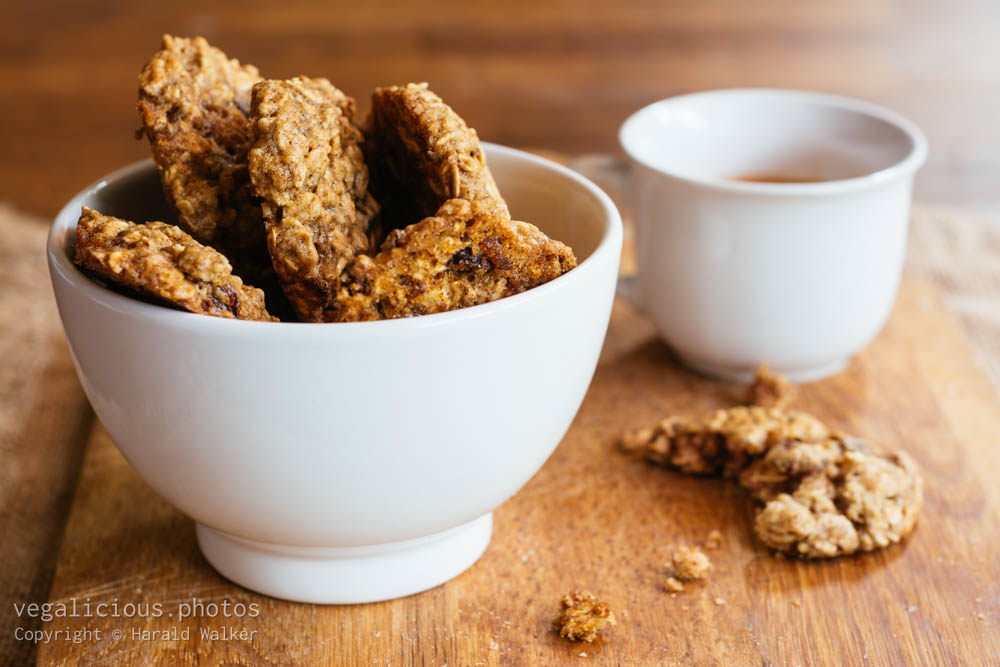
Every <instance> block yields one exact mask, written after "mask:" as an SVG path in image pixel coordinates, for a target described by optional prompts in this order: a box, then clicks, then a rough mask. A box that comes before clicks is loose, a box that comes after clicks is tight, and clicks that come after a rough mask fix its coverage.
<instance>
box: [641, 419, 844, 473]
mask: <svg viewBox="0 0 1000 667" xmlns="http://www.w3.org/2000/svg"><path fill="white" fill-rule="evenodd" d="M827 435H829V429H827V428H826V426H824V425H823V424H822V423H821V422H820V421H819V420H818V419H816V418H815V417H812V416H811V415H808V414H806V413H804V412H791V411H788V412H786V411H782V410H776V409H774V408H761V407H755V406H751V407H745V406H740V407H735V408H730V409H728V410H718V411H716V412H714V413H713V414H711V415H709V416H708V417H707V418H704V419H701V420H693V421H692V420H685V419H677V418H667V419H664V420H661V421H660V423H659V424H658V425H657V426H656V428H653V429H648V430H646V431H644V432H641V433H639V434H638V435H637V433H636V432H633V433H632V434H629V435H627V436H626V437H627V438H628V439H629V440H630V445H631V446H632V447H633V448H637V447H643V446H644V447H645V449H646V456H647V458H648V459H649V460H650V461H652V462H654V463H659V464H661V465H669V466H672V467H675V468H677V469H679V470H680V471H681V472H685V473H689V474H718V473H722V474H723V475H724V476H726V477H735V476H737V475H738V474H739V473H740V471H741V470H742V469H743V467H744V466H745V465H746V464H747V462H748V461H749V459H750V457H752V456H756V455H760V454H763V453H764V452H765V451H767V450H768V449H770V448H771V447H773V446H774V445H776V444H778V443H780V442H785V441H789V440H810V441H811V440H817V439H822V438H825V437H826V436H827ZM642 438H645V445H642V444H641V440H642Z"/></svg>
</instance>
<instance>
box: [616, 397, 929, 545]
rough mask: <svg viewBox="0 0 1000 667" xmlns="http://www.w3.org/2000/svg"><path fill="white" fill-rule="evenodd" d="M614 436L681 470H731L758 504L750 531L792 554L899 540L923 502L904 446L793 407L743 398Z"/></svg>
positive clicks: (729, 474)
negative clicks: (893, 446)
mask: <svg viewBox="0 0 1000 667" xmlns="http://www.w3.org/2000/svg"><path fill="white" fill-rule="evenodd" d="M622 444H623V446H624V447H625V448H626V449H628V450H638V449H645V452H646V456H647V458H648V459H649V460H650V461H652V462H654V463H659V464H662V465H667V466H671V467H674V468H678V469H679V470H681V471H683V472H687V473H699V474H706V473H707V474H717V473H722V474H723V475H724V476H727V477H737V478H738V479H739V482H740V485H741V486H743V487H744V488H746V489H747V490H748V491H750V492H751V494H752V495H753V497H754V499H755V500H756V501H757V502H759V503H760V504H761V505H762V506H763V507H762V509H761V510H760V513H759V514H758V515H757V518H756V520H755V522H754V532H755V533H756V534H757V536H758V538H760V540H761V541H762V542H763V543H764V544H766V545H767V546H769V547H771V548H772V549H775V550H777V551H781V552H783V553H786V554H789V555H792V556H799V557H803V558H830V557H834V556H842V555H847V554H851V553H855V552H858V551H871V550H873V549H878V548H881V547H885V546H888V545H889V544H893V543H896V542H899V541H900V540H902V539H903V538H904V537H905V536H906V535H907V534H909V533H910V532H911V531H912V530H913V528H914V526H915V524H916V520H917V516H918V514H919V513H920V508H921V506H922V505H923V481H922V478H921V476H920V472H919V470H918V468H917V466H916V463H915V462H914V461H913V460H912V459H911V458H910V457H909V456H907V455H906V454H905V453H903V452H896V453H892V454H884V453H881V452H878V451H876V450H875V449H874V448H872V447H870V446H868V445H866V444H865V443H864V442H862V441H861V440H858V439H856V438H849V437H846V436H844V435H841V434H838V433H835V432H833V431H831V430H830V429H829V428H827V427H826V426H825V425H824V424H823V423H822V422H820V421H819V420H817V419H816V418H815V417H812V416H811V415H808V414H806V413H802V412H789V411H783V410H778V409H776V408H764V407H756V406H751V407H736V408H731V409H729V410H719V411H716V412H715V413H713V414H712V415H710V416H709V417H707V418H705V419H702V420H696V421H688V420H682V419H676V418H668V419H664V420H662V421H661V422H660V424H658V425H657V426H656V427H654V428H650V429H643V430H641V431H635V432H631V433H627V434H625V435H624V436H623V438H622Z"/></svg>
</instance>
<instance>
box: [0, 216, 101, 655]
mask: <svg viewBox="0 0 1000 667" xmlns="http://www.w3.org/2000/svg"><path fill="white" fill-rule="evenodd" d="M45 236H46V230H45V228H44V227H42V226H41V225H39V224H38V221H37V220H35V219H34V218H33V217H30V216H25V215H23V214H19V213H17V212H16V211H14V210H12V209H11V208H10V207H8V206H3V205H0V239H2V240H3V241H2V243H0V602H2V604H0V628H3V629H4V631H3V633H2V634H0V665H20V664H27V663H28V662H29V661H31V660H32V659H33V657H34V654H35V651H34V648H35V647H34V646H33V645H32V644H31V643H29V642H22V641H16V640H15V639H14V637H13V634H12V633H13V630H14V628H15V627H22V628H28V629H31V630H37V629H39V628H41V626H42V622H41V620H40V619H37V618H36V619H32V618H18V616H17V614H16V612H15V610H14V607H13V604H12V603H15V602H16V603H27V602H36V603H38V602H44V601H45V600H46V599H48V593H49V586H50V584H51V582H52V571H53V570H54V568H55V564H56V556H57V555H58V551H59V544H60V542H61V541H62V535H63V526H64V524H65V521H66V516H67V513H68V512H69V505H70V501H71V500H72V498H73V490H74V488H75V484H76V479H77V476H78V474H79V471H80V463H81V461H82V458H83V445H84V443H85V441H86V438H87V433H88V432H89V430H90V427H91V423H92V421H93V413H92V412H91V411H90V405H89V404H88V403H87V399H86V397H84V395H83V390H82V389H81V388H80V383H79V382H78V381H77V379H76V373H75V372H74V370H73V363H72V360H71V359H70V354H69V348H68V347H67V345H66V339H65V338H64V336H63V332H62V326H61V325H60V324H59V316H58V314H57V313H56V306H55V303H54V302H53V300H52V288H51V287H50V286H49V279H48V275H47V273H46V270H45V260H44V257H45V255H44V253H45Z"/></svg>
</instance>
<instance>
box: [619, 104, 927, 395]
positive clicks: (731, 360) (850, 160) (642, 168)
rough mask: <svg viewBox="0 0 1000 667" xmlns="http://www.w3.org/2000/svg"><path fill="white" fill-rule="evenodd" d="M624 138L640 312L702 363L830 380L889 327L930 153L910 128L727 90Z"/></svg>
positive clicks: (898, 120)
mask: <svg viewBox="0 0 1000 667" xmlns="http://www.w3.org/2000/svg"><path fill="white" fill-rule="evenodd" d="M619 138H620V141H621V144H622V146H623V148H624V149H625V152H626V153H627V154H628V155H629V157H630V158H631V161H632V166H633V183H632V185H633V191H632V193H631V194H632V196H633V199H634V201H633V204H634V206H635V210H636V222H637V232H638V244H637V250H638V260H639V271H640V277H639V289H640V302H641V305H642V307H643V309H644V310H645V311H646V312H647V313H648V314H649V316H650V317H651V318H652V319H653V321H654V322H655V324H656V326H657V328H658V330H659V332H660V334H661V335H662V336H663V337H664V339H665V340H666V341H667V342H668V343H669V344H670V345H671V346H672V347H674V348H675V350H676V351H677V352H678V353H679V354H680V356H681V357H682V358H683V359H684V360H685V361H686V362H687V363H689V364H690V365H691V366H693V367H694V368H696V369H698V370H701V371H703V372H706V373H708V374H710V375H715V376H719V377H724V378H727V379H732V380H738V381H744V380H746V379H748V378H749V376H750V375H751V374H752V373H753V370H754V368H756V366H757V365H759V364H761V363H767V364H769V365H770V366H771V367H772V368H774V369H775V370H777V371H779V372H781V373H784V374H786V375H788V376H789V377H790V378H791V379H793V380H796V381H805V380H813V379H819V378H822V377H826V376H828V375H831V374H833V373H836V372H838V371H839V370H840V369H842V368H843V366H844V365H845V364H846V363H847V361H848V360H849V359H850V357H851V355H853V354H854V353H856V352H858V351H859V350H860V349H862V348H863V347H864V346H865V345H867V343H868V342H869V341H871V339H872V338H873V337H874V336H875V335H876V334H877V333H878V331H879V330H880V329H881V328H882V325H883V324H884V323H885V320H886V318H887V317H888V314H889V312H890V310H891V308H892V304H893V302H894V300H895V296H896V292H897V289H898V286H899V279H900V274H901V271H902V266H903V259H904V253H905V247H906V235H907V226H908V217H909V205H910V199H911V191H912V185H913V176H914V174H915V172H916V170H917V169H918V168H919V167H920V165H921V164H922V163H923V162H924V160H925V158H926V154H927V148H926V141H925V139H924V137H923V135H922V134H921V132H920V130H919V129H917V128H916V127H915V126H914V125H913V124H912V123H910V122H909V121H907V120H906V119H904V118H902V117H901V116H899V115H897V114H895V113H893V112H891V111H888V110H885V109H882V108H881V107H877V106H875V105H871V104H867V103H864V102H859V101H856V100H851V99H847V98H842V97H836V96H832V95H822V94H817V93H803V92H795V91H781V90H721V91H711V92H706V93H696V94H692V95H684V96H680V97H675V98H670V99H667V100H662V101H660V102H657V103H654V104H652V105H650V106H648V107H645V108H644V109H641V110H640V111H638V112H636V113H635V114H634V115H633V116H631V117H630V118H629V119H628V120H627V121H626V122H625V124H624V125H623V126H622V128H621V131H620V135H619Z"/></svg>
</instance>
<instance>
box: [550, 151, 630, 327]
mask: <svg viewBox="0 0 1000 667" xmlns="http://www.w3.org/2000/svg"><path fill="white" fill-rule="evenodd" d="M569 166H570V167H571V168H572V169H574V170H575V171H577V172H579V173H580V174H582V175H583V176H585V177H586V178H589V179H590V180H592V181H593V182H594V183H596V184H597V185H598V186H599V187H600V188H601V189H602V190H604V191H605V192H606V193H607V194H608V196H609V197H611V199H612V200H614V202H615V205H617V206H618V210H619V211H620V212H621V213H622V217H623V218H625V219H626V220H628V219H629V218H631V219H632V220H634V219H635V218H634V212H635V203H636V184H635V169H634V167H633V166H632V164H631V163H630V162H629V161H628V160H626V159H625V158H620V157H616V156H613V155H583V156H580V157H578V158H576V159H574V160H572V161H571V162H570V163H569ZM634 238H635V225H634V224H632V225H629V224H626V225H625V243H626V246H628V245H631V246H632V247H633V248H634V247H635V242H634ZM630 241H631V243H630ZM639 284H640V283H639V277H638V274H637V269H636V270H629V269H626V270H625V271H624V272H623V273H621V274H619V276H618V289H617V292H616V293H617V295H618V296H619V297H621V298H623V299H625V301H628V302H629V304H630V305H631V306H632V307H634V308H636V309H637V310H640V311H645V308H643V306H642V295H641V294H640V291H639Z"/></svg>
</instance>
